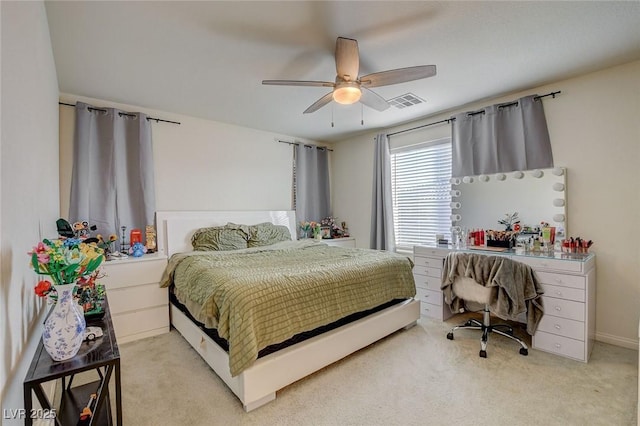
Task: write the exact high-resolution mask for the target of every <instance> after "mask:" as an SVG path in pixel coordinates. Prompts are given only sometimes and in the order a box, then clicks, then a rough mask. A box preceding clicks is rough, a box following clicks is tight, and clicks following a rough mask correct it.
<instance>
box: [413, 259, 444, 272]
mask: <svg viewBox="0 0 640 426" xmlns="http://www.w3.org/2000/svg"><path fill="white" fill-rule="evenodd" d="M413 262H414V263H415V265H416V266H427V267H429V268H440V269H442V259H440V258H437V259H436V258H433V257H422V256H415V257H414V260H413Z"/></svg>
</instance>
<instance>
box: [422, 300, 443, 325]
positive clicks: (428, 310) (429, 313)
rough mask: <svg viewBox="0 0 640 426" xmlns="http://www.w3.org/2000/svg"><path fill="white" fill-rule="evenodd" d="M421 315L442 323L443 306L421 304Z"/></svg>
mask: <svg viewBox="0 0 640 426" xmlns="http://www.w3.org/2000/svg"><path fill="white" fill-rule="evenodd" d="M420 315H424V316H425V317H429V318H434V319H437V320H440V321H442V306H437V305H432V304H431V303H424V302H420Z"/></svg>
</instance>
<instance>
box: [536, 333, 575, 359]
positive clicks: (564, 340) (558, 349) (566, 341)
mask: <svg viewBox="0 0 640 426" xmlns="http://www.w3.org/2000/svg"><path fill="white" fill-rule="evenodd" d="M584 345H585V343H584V342H581V341H580V340H575V339H570V338H568V337H562V336H557V335H555V334H551V333H545V332H544V331H538V332H536V334H535V336H533V347H534V348H535V349H540V350H543V351H547V352H552V353H554V354H559V355H563V356H567V357H569V358H574V359H577V360H580V361H585V359H584V352H585V351H584Z"/></svg>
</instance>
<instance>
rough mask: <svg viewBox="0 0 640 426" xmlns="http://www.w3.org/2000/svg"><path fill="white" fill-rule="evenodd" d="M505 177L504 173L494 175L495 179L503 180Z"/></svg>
mask: <svg viewBox="0 0 640 426" xmlns="http://www.w3.org/2000/svg"><path fill="white" fill-rule="evenodd" d="M506 178H507V175H505V174H504V173H498V174H497V175H496V179H497V180H501V181H502V180H505V179H506Z"/></svg>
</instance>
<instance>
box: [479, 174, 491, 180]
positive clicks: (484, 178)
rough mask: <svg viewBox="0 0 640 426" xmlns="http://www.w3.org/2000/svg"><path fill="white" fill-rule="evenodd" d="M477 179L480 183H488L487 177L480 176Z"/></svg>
mask: <svg viewBox="0 0 640 426" xmlns="http://www.w3.org/2000/svg"><path fill="white" fill-rule="evenodd" d="M478 179H479V180H480V182H489V176H487V175H480V176H479V177H478Z"/></svg>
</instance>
